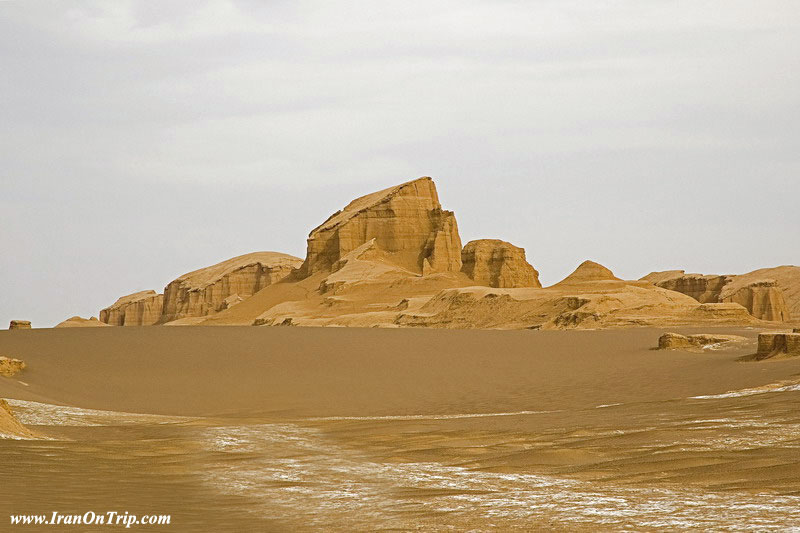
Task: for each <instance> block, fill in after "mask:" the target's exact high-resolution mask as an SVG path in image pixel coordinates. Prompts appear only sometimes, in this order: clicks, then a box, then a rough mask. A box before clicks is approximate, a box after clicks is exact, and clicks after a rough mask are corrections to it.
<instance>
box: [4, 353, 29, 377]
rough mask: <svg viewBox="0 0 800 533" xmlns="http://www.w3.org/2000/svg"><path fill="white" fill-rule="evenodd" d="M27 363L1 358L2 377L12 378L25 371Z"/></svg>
mask: <svg viewBox="0 0 800 533" xmlns="http://www.w3.org/2000/svg"><path fill="white" fill-rule="evenodd" d="M25 366H26V365H25V363H24V362H23V361H20V360H19V359H11V358H10V357H3V356H0V376H5V377H7V378H10V377H12V376H16V375H17V374H19V373H20V372H22V371H23V370H25Z"/></svg>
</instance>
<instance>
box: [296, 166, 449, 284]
mask: <svg viewBox="0 0 800 533" xmlns="http://www.w3.org/2000/svg"><path fill="white" fill-rule="evenodd" d="M371 239H374V240H375V246H376V247H377V248H379V249H380V250H381V251H382V252H383V253H385V254H386V256H387V258H389V259H390V261H391V262H392V263H394V264H396V265H398V266H400V267H402V268H405V269H407V270H409V271H412V272H416V273H422V274H432V273H434V272H458V271H459V270H461V238H460V237H459V235H458V226H457V224H456V218H455V215H454V214H453V212H452V211H445V210H443V209H442V206H441V204H440V203H439V196H438V193H437V191H436V185H434V183H433V180H432V179H431V178H429V177H423V178H419V179H416V180H413V181H409V182H407V183H403V184H402V185H397V186H395V187H390V188H388V189H384V190H382V191H378V192H375V193H372V194H368V195H366V196H362V197H361V198H357V199H356V200H353V201H352V202H350V203H349V204H347V206H345V208H344V209H342V210H341V211H337V212H336V213H334V214H333V215H331V216H330V217H328V219H327V220H326V221H325V222H323V223H322V224H321V225H320V226H318V227H316V228H315V229H313V230H311V233H310V234H309V235H308V250H307V253H306V259H305V262H304V263H303V265H302V267H301V268H300V272H299V276H300V277H308V276H311V275H312V274H314V273H316V272H320V271H326V270H330V268H331V267H332V266H333V265H334V264H335V263H336V262H337V261H339V260H340V259H342V258H343V257H345V256H346V255H347V254H349V253H350V252H352V251H353V250H355V249H356V248H358V247H359V246H361V245H362V244H364V243H365V242H367V241H369V240H371Z"/></svg>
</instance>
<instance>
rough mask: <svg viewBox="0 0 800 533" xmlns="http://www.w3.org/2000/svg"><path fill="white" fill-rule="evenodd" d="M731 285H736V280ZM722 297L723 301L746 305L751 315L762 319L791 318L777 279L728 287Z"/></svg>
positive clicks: (781, 320) (783, 319)
mask: <svg viewBox="0 0 800 533" xmlns="http://www.w3.org/2000/svg"><path fill="white" fill-rule="evenodd" d="M731 285H735V282H734V283H732V284H731ZM720 297H721V299H722V301H723V302H733V303H737V304H739V305H742V306H744V307H745V308H747V311H748V312H749V313H750V314H751V315H753V316H754V317H756V318H760V319H761V320H769V321H771V322H785V321H787V320H789V318H790V316H789V315H790V313H789V308H788V306H787V305H786V301H785V300H784V298H783V292H782V291H781V289H780V288H779V287H778V282H776V281H775V280H763V281H754V282H752V283H748V284H746V285H743V286H741V287H737V286H732V287H730V289H728V288H727V287H726V288H725V289H724V290H723V291H722V293H721V294H720Z"/></svg>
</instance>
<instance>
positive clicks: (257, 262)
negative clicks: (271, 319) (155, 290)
mask: <svg viewBox="0 0 800 533" xmlns="http://www.w3.org/2000/svg"><path fill="white" fill-rule="evenodd" d="M301 263H302V261H301V260H300V259H299V258H297V257H294V256H291V255H288V254H282V253H279V252H254V253H250V254H245V255H240V256H238V257H234V258H232V259H228V260H227V261H222V262H221V263H217V264H216V265H212V266H210V267H206V268H201V269H198V270H195V271H193V272H189V273H188V274H184V275H183V276H181V277H179V278H178V279H176V280H175V281H172V282H171V283H170V284H169V285H167V287H166V288H165V289H164V308H163V311H162V313H161V317H160V321H161V322H169V321H172V320H177V319H180V318H185V317H202V316H207V315H210V314H213V313H216V312H218V311H222V310H224V309H227V308H229V307H232V306H233V305H236V304H237V303H239V302H241V301H242V300H244V299H245V298H248V297H250V296H252V295H253V294H255V293H257V292H258V291H260V290H261V289H263V288H265V287H267V286H268V285H271V284H272V283H275V282H276V281H279V280H281V279H283V278H285V277H286V276H288V275H289V274H290V273H291V272H292V270H293V269H295V268H297V267H299V266H300V265H301Z"/></svg>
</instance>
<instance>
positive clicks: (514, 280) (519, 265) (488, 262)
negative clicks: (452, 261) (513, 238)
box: [461, 239, 542, 288]
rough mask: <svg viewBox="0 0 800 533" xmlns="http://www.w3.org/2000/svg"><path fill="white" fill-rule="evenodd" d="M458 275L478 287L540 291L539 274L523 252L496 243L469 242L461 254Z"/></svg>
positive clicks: (522, 250)
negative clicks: (462, 275)
mask: <svg viewBox="0 0 800 533" xmlns="http://www.w3.org/2000/svg"><path fill="white" fill-rule="evenodd" d="M461 262H462V267H461V271H462V272H464V273H465V274H466V275H467V276H469V277H470V279H472V280H474V281H475V282H476V283H478V284H480V285H486V286H489V287H497V288H514V287H541V286H542V285H541V283H539V273H538V272H537V271H536V269H535V268H533V266H531V265H530V263H528V261H527V260H526V259H525V249H524V248H519V247H517V246H514V245H513V244H511V243H508V242H505V241H500V240H496V239H481V240H476V241H470V242H468V243H467V245H466V246H464V249H463V250H462V251H461Z"/></svg>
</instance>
